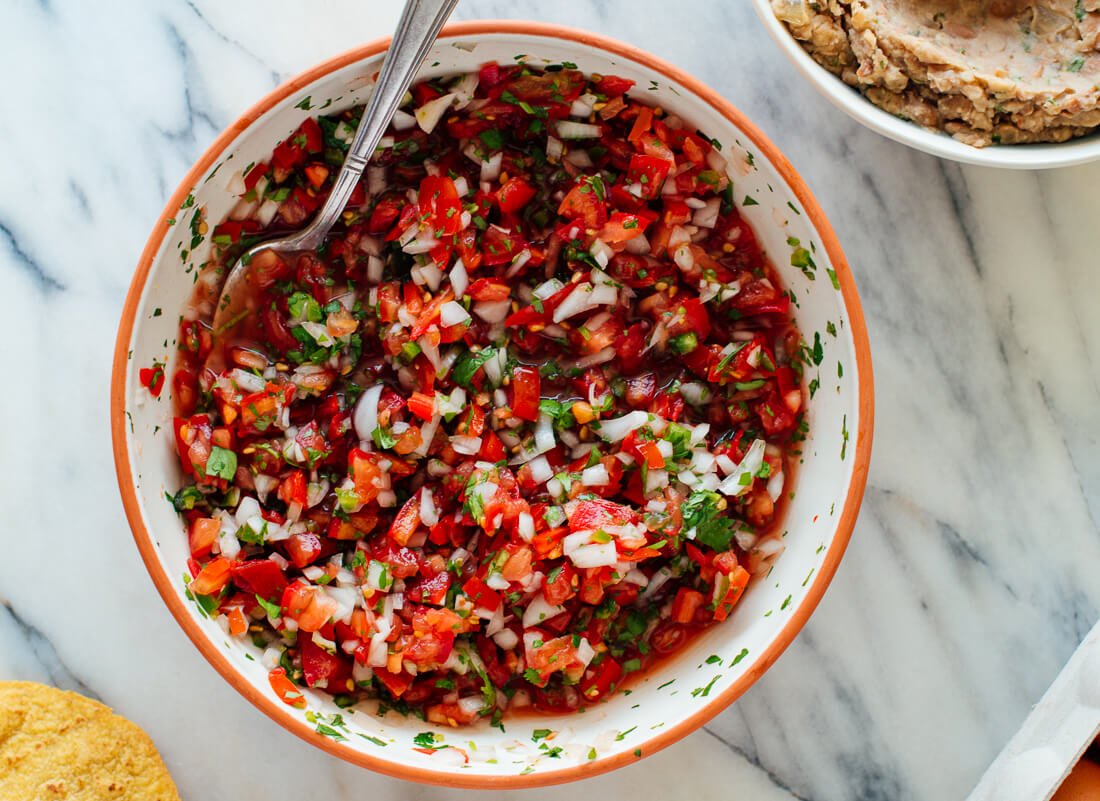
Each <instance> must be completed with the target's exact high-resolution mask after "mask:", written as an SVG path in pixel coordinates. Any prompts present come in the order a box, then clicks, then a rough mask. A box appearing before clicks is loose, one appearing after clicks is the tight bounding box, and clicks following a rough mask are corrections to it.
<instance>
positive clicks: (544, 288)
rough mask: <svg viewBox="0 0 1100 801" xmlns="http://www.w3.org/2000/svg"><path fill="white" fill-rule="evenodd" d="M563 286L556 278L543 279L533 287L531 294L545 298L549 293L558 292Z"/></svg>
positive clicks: (541, 298)
mask: <svg viewBox="0 0 1100 801" xmlns="http://www.w3.org/2000/svg"><path fill="white" fill-rule="evenodd" d="M564 288H565V284H563V283H562V282H561V281H559V280H558V279H557V278H551V279H550V280H549V281H544V282H543V283H541V284H539V285H538V286H537V287H535V289H534V291H533V292H532V293H531V294H533V295H534V296H535V297H536V298H538V299H539V300H546V299H547V298H549V297H550V296H551V295H554V294H556V293H558V292H560V291H561V290H562V289H564Z"/></svg>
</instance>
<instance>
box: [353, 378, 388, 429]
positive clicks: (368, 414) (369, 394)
mask: <svg viewBox="0 0 1100 801" xmlns="http://www.w3.org/2000/svg"><path fill="white" fill-rule="evenodd" d="M381 397H382V385H381V384H374V385H372V386H370V387H367V390H366V391H365V392H364V393H363V394H362V395H360V396H359V400H358V402H357V403H356V404H355V411H354V412H353V413H352V417H351V423H352V425H353V426H354V427H355V433H356V434H357V435H358V436H359V439H362V440H369V439H370V438H371V435H372V434H373V433H374V430H375V429H376V428H378V401H379V399H380V398H381Z"/></svg>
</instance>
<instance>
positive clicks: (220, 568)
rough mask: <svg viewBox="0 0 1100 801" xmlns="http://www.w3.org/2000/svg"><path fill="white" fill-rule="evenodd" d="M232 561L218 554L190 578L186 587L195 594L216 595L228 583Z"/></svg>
mask: <svg viewBox="0 0 1100 801" xmlns="http://www.w3.org/2000/svg"><path fill="white" fill-rule="evenodd" d="M232 568H233V563H232V562H231V561H230V560H229V559H226V558H225V557H221V556H219V557H218V558H217V559H214V560H213V561H211V562H208V563H207V564H206V567H204V568H203V569H202V570H200V571H199V574H198V575H197V576H195V578H193V579H192V580H191V583H190V584H188V585H187V588H188V589H189V590H191V592H192V593H194V594H195V595H216V594H217V593H219V592H221V591H222V590H223V589H224V588H225V585H226V584H228V583H229V576H230V570H231V569H232Z"/></svg>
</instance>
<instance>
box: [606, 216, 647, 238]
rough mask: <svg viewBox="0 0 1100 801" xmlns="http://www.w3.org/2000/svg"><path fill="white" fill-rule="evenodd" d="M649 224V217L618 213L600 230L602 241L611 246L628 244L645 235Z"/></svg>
mask: <svg viewBox="0 0 1100 801" xmlns="http://www.w3.org/2000/svg"><path fill="white" fill-rule="evenodd" d="M649 222H650V221H649V218H648V217H644V216H641V215H638V214H627V213H624V212H621V211H616V212H614V213H613V214H612V215H611V217H610V218H609V219H608V221H607V222H606V223H605V224H604V227H603V228H601V229H600V239H602V240H603V241H604V242H607V243H608V244H609V245H613V244H616V243H619V242H627V241H629V240H631V239H633V238H634V237H636V236H639V235H640V234H643V233H645V229H646V227H647V226H648V225H649Z"/></svg>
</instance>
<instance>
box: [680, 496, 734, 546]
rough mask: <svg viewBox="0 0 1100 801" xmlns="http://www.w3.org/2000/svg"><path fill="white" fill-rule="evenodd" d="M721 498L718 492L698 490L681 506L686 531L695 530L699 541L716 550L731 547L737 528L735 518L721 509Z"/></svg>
mask: <svg viewBox="0 0 1100 801" xmlns="http://www.w3.org/2000/svg"><path fill="white" fill-rule="evenodd" d="M720 500H721V496H720V495H719V494H718V493H717V492H711V491H709V490H697V491H696V492H693V493H691V495H690V496H689V497H688V499H687V500H686V501H684V503H683V504H682V505H681V506H680V514H681V515H682V516H683V520H684V527H683V530H684V532H685V533H686V532H688V531H691V530H694V531H695V540H696V541H697V542H700V543H702V544H703V545H706V546H708V547H710V548H713V549H714V550H716V551H724V550H726V549H727V548H729V546H730V540H732V539H733V534H734V531H735V530H736V528H735V526H734V522H733V520H731V519H730V518H729V517H727V516H726V515H725V514H723V513H722V512H721V510H719V508H718V501H720Z"/></svg>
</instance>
